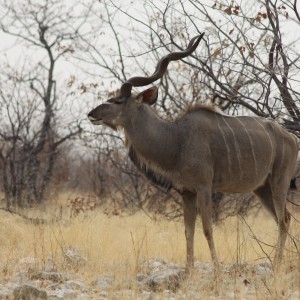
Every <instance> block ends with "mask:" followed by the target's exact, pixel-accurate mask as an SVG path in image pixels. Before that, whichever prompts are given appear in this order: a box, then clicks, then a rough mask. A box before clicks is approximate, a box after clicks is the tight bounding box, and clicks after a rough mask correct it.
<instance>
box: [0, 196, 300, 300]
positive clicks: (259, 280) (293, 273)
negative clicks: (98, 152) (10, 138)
mask: <svg viewBox="0 0 300 300" xmlns="http://www.w3.org/2000/svg"><path fill="white" fill-rule="evenodd" d="M68 197H69V195H60V196H59V197H58V198H57V199H55V200H53V202H52V203H51V204H48V205H47V207H44V208H43V209H42V210H43V211H44V212H41V211H37V210H34V211H27V212H26V214H27V216H29V217H34V216H35V215H37V214H38V215H39V218H40V219H45V220H48V221H47V222H36V221H35V222H33V221H32V220H29V219H24V218H23V217H20V216H18V215H15V214H11V213H8V212H6V211H4V210H0V253H1V255H0V271H1V273H0V286H1V285H2V284H5V283H7V282H9V281H10V280H11V278H13V277H14V276H16V275H17V274H18V273H19V272H21V271H24V268H25V271H30V270H29V269H32V268H33V269H36V270H43V269H45V268H48V267H49V264H51V267H52V268H54V269H55V270H56V271H57V272H67V273H68V274H71V276H72V277H73V278H75V279H76V280H80V281H82V282H84V283H85V284H86V286H88V287H90V291H91V293H94V294H95V293H97V292H100V291H99V290H98V291H95V290H93V287H92V284H91V283H92V282H93V281H94V280H95V279H96V278H98V277H99V276H100V277H101V276H110V277H113V278H114V279H115V281H114V284H113V285H112V286H111V287H110V291H109V293H108V294H106V295H105V297H107V298H109V299H110V298H112V299H117V298H126V296H122V295H121V294H119V296H116V295H115V294H114V291H116V290H122V289H125V287H123V286H122V284H123V283H124V282H127V285H128V282H130V281H132V282H134V281H135V278H136V275H137V274H138V273H139V272H140V267H141V265H142V264H143V262H145V261H149V260H151V259H153V258H163V259H164V260H166V261H168V262H174V263H176V264H178V265H180V266H184V264H185V253H186V249H185V247H186V244H185V237H184V226H183V221H182V220H180V221H169V220H164V219H163V218H155V219H151V218H149V217H148V216H147V215H146V214H145V213H143V212H140V213H137V214H135V215H132V216H120V215H118V216H113V215H112V216H109V215H107V214H105V213H103V211H102V210H101V209H100V208H98V209H95V210H93V211H89V212H84V213H80V214H79V215H78V216H76V217H73V218H70V210H69V208H68V207H67V198H68ZM54 198H55V197H54ZM59 207H62V210H61V211H59ZM292 212H293V216H294V217H295V218H296V219H298V220H299V219H300V212H297V211H296V209H293V210H292ZM61 213H62V216H61V218H58V219H57V220H55V218H53V216H58V215H59V214H61ZM290 235H291V236H292V237H293V238H294V239H293V240H292V239H291V238H289V239H288V241H287V244H286V250H285V261H284V266H283V268H282V271H281V272H280V273H278V274H277V273H276V274H275V273H274V272H273V271H272V270H271V267H270V272H267V273H265V274H264V276H258V275H257V272H256V271H254V269H255V267H256V266H258V265H259V266H264V265H267V266H271V265H270V263H269V258H270V257H272V256H273V255H274V248H273V247H272V246H274V245H275V241H276V238H277V230H276V225H275V223H274V221H273V219H272V218H271V217H270V216H269V215H268V214H267V213H266V212H265V211H264V210H263V209H261V210H260V211H259V213H256V214H255V215H253V214H252V215H250V216H248V217H246V218H245V219H243V218H240V217H230V218H228V219H226V220H225V221H224V222H222V223H221V224H218V226H215V228H214V236H215V241H216V244H217V250H218V254H219V258H220V261H221V263H222V264H223V268H222V271H221V274H220V275H219V276H218V277H216V275H215V274H214V272H213V271H211V272H204V273H203V272H197V271H195V272H192V274H190V275H189V276H188V278H187V279H185V280H184V281H183V282H182V283H181V285H180V287H179V289H178V290H177V291H176V292H174V293H172V294H168V295H166V294H165V291H157V292H155V293H151V294H148V296H149V295H150V296H149V297H148V299H164V298H168V299H171V298H172V299H195V298H198V297H197V296H195V295H197V294H198V295H199V298H201V299H208V298H210V299H227V298H228V297H229V296H230V298H232V299H297V297H300V292H299V290H300V271H299V270H300V258H299V252H298V250H297V247H298V248H299V247H300V245H299V240H300V224H299V222H297V221H296V220H295V219H293V220H292V224H291V229H290ZM69 248H72V249H75V251H76V253H78V254H79V255H80V256H81V257H82V258H84V259H85V263H78V264H76V265H74V264H70V263H69V262H68V261H66V256H65V252H66V251H67V249H69ZM195 257H196V261H197V263H196V265H197V264H199V263H205V265H206V264H207V266H210V265H211V258H210V253H209V250H208V246H207V242H206V240H205V238H204V235H203V233H202V229H201V225H200V222H199V221H198V223H197V226H196V239H195ZM28 258H32V259H33V263H32V262H31V263H30V267H29V266H26V264H23V263H22V261H23V262H24V259H25V260H26V259H27V260H28ZM26 268H27V269H26ZM191 286H193V289H191ZM126 288H127V287H126ZM131 289H135V293H134V295H135V296H136V298H139V296H138V295H139V294H140V291H139V288H138V287H137V286H134V285H132V286H131ZM249 289H251V293H250V294H249V293H248V294H247V293H246V292H247V290H249ZM191 290H193V294H191ZM87 297H88V294H87ZM95 297H96V298H93V299H97V296H95ZM130 297H132V294H131V296H130ZM151 297H152V298H151ZM127 298H128V297H127ZM91 299H92V298H91ZM99 299H100V298H99Z"/></svg>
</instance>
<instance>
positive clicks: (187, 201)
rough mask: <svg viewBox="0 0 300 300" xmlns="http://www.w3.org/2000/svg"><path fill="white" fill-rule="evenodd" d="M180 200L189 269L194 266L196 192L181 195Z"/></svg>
mask: <svg viewBox="0 0 300 300" xmlns="http://www.w3.org/2000/svg"><path fill="white" fill-rule="evenodd" d="M182 200H183V216H184V226H185V238H186V267H187V270H188V271H189V270H190V269H191V268H192V267H193V266H194V233H195V222H196V217H197V207H196V194H192V193H190V194H186V195H182Z"/></svg>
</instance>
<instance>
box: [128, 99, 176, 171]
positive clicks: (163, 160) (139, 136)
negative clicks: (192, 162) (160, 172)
mask: <svg viewBox="0 0 300 300" xmlns="http://www.w3.org/2000/svg"><path fill="white" fill-rule="evenodd" d="M177 127H178V126H177V124H176V123H173V122H168V121H166V120H163V119H161V118H160V117H159V116H158V115H157V114H156V113H155V112H154V111H153V110H152V109H151V108H150V107H149V106H147V105H143V106H142V107H141V108H140V109H139V111H138V112H137V113H136V114H135V116H134V117H133V118H132V119H131V120H130V122H129V123H128V124H126V125H125V127H124V129H125V132H126V135H127V138H128V142H129V143H130V144H131V145H132V147H133V148H134V149H135V151H136V152H137V154H138V155H139V156H141V157H142V158H143V159H145V160H146V161H148V162H150V163H154V164H156V165H158V166H160V167H161V168H163V169H165V170H172V169H173V168H174V167H175V165H176V162H177V160H178V157H179V154H180V144H181V143H180V132H179V131H178V128H177Z"/></svg>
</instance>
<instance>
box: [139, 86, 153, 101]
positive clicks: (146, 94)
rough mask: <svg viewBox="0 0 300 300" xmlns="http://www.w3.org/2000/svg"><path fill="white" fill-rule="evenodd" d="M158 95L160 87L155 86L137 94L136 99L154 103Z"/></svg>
mask: <svg viewBox="0 0 300 300" xmlns="http://www.w3.org/2000/svg"><path fill="white" fill-rule="evenodd" d="M157 96H158V89H157V87H156V86H153V87H151V88H149V89H147V90H145V91H143V92H141V93H139V94H138V95H137V96H136V101H137V102H138V103H146V104H149V105H152V104H154V103H155V102H156V100H157Z"/></svg>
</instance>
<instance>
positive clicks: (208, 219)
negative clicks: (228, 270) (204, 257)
mask: <svg viewBox="0 0 300 300" xmlns="http://www.w3.org/2000/svg"><path fill="white" fill-rule="evenodd" d="M197 207H199V208H200V213H201V219H202V226H203V232H204V235H205V237H206V240H207V243H208V246H209V250H210V255H211V258H212V261H213V263H214V265H215V267H216V268H217V269H219V268H220V264H219V261H218V256H217V252H216V248H215V243H214V238H213V228H212V217H213V214H212V199H211V189H210V187H207V186H202V188H201V189H199V190H198V191H197Z"/></svg>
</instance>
